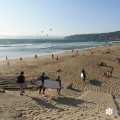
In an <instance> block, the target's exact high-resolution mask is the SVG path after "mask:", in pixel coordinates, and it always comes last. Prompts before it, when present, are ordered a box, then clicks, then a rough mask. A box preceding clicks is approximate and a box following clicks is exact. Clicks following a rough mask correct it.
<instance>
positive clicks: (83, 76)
mask: <svg viewBox="0 0 120 120" xmlns="http://www.w3.org/2000/svg"><path fill="white" fill-rule="evenodd" d="M81 74H82V76H81V77H82V78H83V81H84V82H85V80H86V77H87V76H86V72H85V70H84V69H82V72H81Z"/></svg>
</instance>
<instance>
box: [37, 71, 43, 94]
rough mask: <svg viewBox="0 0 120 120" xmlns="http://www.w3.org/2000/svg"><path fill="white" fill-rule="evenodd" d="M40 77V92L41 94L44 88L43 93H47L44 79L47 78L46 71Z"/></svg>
mask: <svg viewBox="0 0 120 120" xmlns="http://www.w3.org/2000/svg"><path fill="white" fill-rule="evenodd" d="M38 79H39V80H41V81H42V85H41V86H40V89H39V94H41V90H42V89H43V94H45V87H43V85H44V80H45V73H44V72H43V73H42V75H41V76H40V77H39V78H38Z"/></svg>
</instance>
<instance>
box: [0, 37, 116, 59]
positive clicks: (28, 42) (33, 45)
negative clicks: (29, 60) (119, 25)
mask: <svg viewBox="0 0 120 120" xmlns="http://www.w3.org/2000/svg"><path fill="white" fill-rule="evenodd" d="M112 44H115V42H107V41H104V42H95V41H87V42H81V41H75V40H64V39H0V60H5V59H6V56H7V57H8V59H16V58H20V57H22V58H25V57H33V56H35V54H37V55H38V56H43V55H49V54H54V53H61V52H65V51H69V50H72V49H73V50H74V49H81V50H83V49H87V48H93V47H98V46H105V45H112ZM116 44H117V43H116Z"/></svg>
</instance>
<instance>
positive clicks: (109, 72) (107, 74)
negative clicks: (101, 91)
mask: <svg viewBox="0 0 120 120" xmlns="http://www.w3.org/2000/svg"><path fill="white" fill-rule="evenodd" d="M112 73H113V67H112V69H111V70H110V71H106V72H104V74H103V77H104V76H105V77H107V78H109V77H112Z"/></svg>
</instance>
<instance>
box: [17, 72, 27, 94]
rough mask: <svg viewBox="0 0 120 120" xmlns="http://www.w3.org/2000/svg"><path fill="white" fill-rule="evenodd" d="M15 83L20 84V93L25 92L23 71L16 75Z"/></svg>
mask: <svg viewBox="0 0 120 120" xmlns="http://www.w3.org/2000/svg"><path fill="white" fill-rule="evenodd" d="M17 83H18V84H19V86H20V95H23V93H25V86H26V80H25V76H24V72H23V71H22V72H21V73H20V75H19V76H18V78H17Z"/></svg>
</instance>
